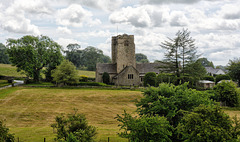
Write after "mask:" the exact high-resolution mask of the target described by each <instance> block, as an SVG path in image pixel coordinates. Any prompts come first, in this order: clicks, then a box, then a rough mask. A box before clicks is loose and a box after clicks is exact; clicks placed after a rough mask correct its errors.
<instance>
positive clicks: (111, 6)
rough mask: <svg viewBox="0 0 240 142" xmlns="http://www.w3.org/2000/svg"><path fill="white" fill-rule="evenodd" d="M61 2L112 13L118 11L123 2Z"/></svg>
mask: <svg viewBox="0 0 240 142" xmlns="http://www.w3.org/2000/svg"><path fill="white" fill-rule="evenodd" d="M63 1H67V2H68V3H71V4H72V3H76V4H80V5H83V6H87V7H91V8H97V9H101V10H104V11H114V10H116V9H118V8H119V7H120V6H121V5H122V3H123V0H63Z"/></svg>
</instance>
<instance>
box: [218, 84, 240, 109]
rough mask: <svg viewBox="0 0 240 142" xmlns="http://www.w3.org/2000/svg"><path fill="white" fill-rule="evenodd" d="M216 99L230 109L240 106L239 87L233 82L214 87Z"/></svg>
mask: <svg viewBox="0 0 240 142" xmlns="http://www.w3.org/2000/svg"><path fill="white" fill-rule="evenodd" d="M214 90H215V98H216V99H217V101H220V102H222V103H224V105H226V106H229V107H236V106H238V105H239V97H240V96H239V95H240V94H239V92H238V89H237V85H236V84H235V83H234V82H232V81H222V82H221V83H218V84H217V85H216V86H214Z"/></svg>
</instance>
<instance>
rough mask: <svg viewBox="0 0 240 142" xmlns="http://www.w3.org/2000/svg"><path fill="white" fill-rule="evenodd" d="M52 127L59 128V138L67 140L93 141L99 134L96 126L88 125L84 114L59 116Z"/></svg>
mask: <svg viewBox="0 0 240 142" xmlns="http://www.w3.org/2000/svg"><path fill="white" fill-rule="evenodd" d="M55 120H56V123H54V124H52V125H51V127H53V128H54V129H57V140H58V141H67V142H92V141H93V139H94V136H95V135H96V134H97V131H96V128H95V127H93V126H90V125H88V122H87V119H86V117H85V115H83V114H76V112H75V113H74V114H69V115H68V116H63V115H62V116H57V117H56V118H55Z"/></svg>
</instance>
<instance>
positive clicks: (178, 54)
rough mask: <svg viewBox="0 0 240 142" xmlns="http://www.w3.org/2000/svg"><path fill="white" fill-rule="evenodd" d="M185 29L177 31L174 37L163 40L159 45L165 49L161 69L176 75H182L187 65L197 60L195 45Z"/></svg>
mask: <svg viewBox="0 0 240 142" xmlns="http://www.w3.org/2000/svg"><path fill="white" fill-rule="evenodd" d="M194 41H195V40H194V39H193V38H192V37H191V36H190V32H189V31H188V30H187V29H183V30H182V31H178V32H177V33H176V37H175V38H173V39H171V38H168V41H165V42H163V43H162V44H161V45H160V46H161V47H162V48H163V49H165V50H167V52H166V53H165V54H164V56H165V59H164V60H163V61H162V63H163V64H164V65H163V66H162V67H160V68H161V70H163V71H165V72H167V73H174V74H175V75H176V76H177V77H180V76H181V75H184V73H185V68H186V67H187V65H189V64H191V63H193V62H194V61H196V60H197V58H198V55H197V47H196V46H195V43H194Z"/></svg>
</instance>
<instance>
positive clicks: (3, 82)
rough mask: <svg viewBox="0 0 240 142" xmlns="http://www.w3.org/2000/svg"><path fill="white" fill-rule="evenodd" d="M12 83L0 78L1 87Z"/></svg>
mask: <svg viewBox="0 0 240 142" xmlns="http://www.w3.org/2000/svg"><path fill="white" fill-rule="evenodd" d="M11 84H12V83H8V81H7V80H0V87H4V86H8V85H11Z"/></svg>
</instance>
